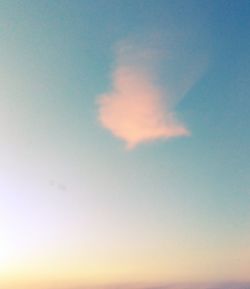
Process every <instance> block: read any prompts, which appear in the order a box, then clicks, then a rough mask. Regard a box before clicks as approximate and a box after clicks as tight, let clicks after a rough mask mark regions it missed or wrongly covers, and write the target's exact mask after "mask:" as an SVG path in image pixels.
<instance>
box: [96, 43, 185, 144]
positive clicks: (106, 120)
mask: <svg viewBox="0 0 250 289" xmlns="http://www.w3.org/2000/svg"><path fill="white" fill-rule="evenodd" d="M137 56H138V57H137ZM152 57H155V51H150V50H144V51H137V50H136V49H134V48H131V47H130V46H128V47H126V46H125V47H122V49H120V51H119V54H118V64H117V66H116V68H115V71H114V73H113V89H112V91H111V92H109V93H107V94H104V95H101V96H100V99H99V120H100V123H101V124H102V126H103V127H104V128H106V129H108V130H110V132H111V133H112V134H113V135H114V136H115V137H117V138H120V139H122V140H123V141H125V143H126V147H127V148H128V149H132V148H134V147H135V146H137V145H138V144H140V143H145V142H149V141H154V140H158V139H169V138H173V137H180V136H187V135H189V131H188V130H187V128H186V127H185V126H184V125H183V124H181V123H180V122H179V121H177V119H176V117H175V113H174V111H172V106H171V105H170V98H171V97H170V95H167V94H166V92H165V91H164V90H163V89H162V88H161V87H159V86H158V85H156V84H155V81H154V80H155V78H154V76H155V75H154V73H153V69H152V68H153V66H152V65H151V64H150V63H151V62H152Z"/></svg>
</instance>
